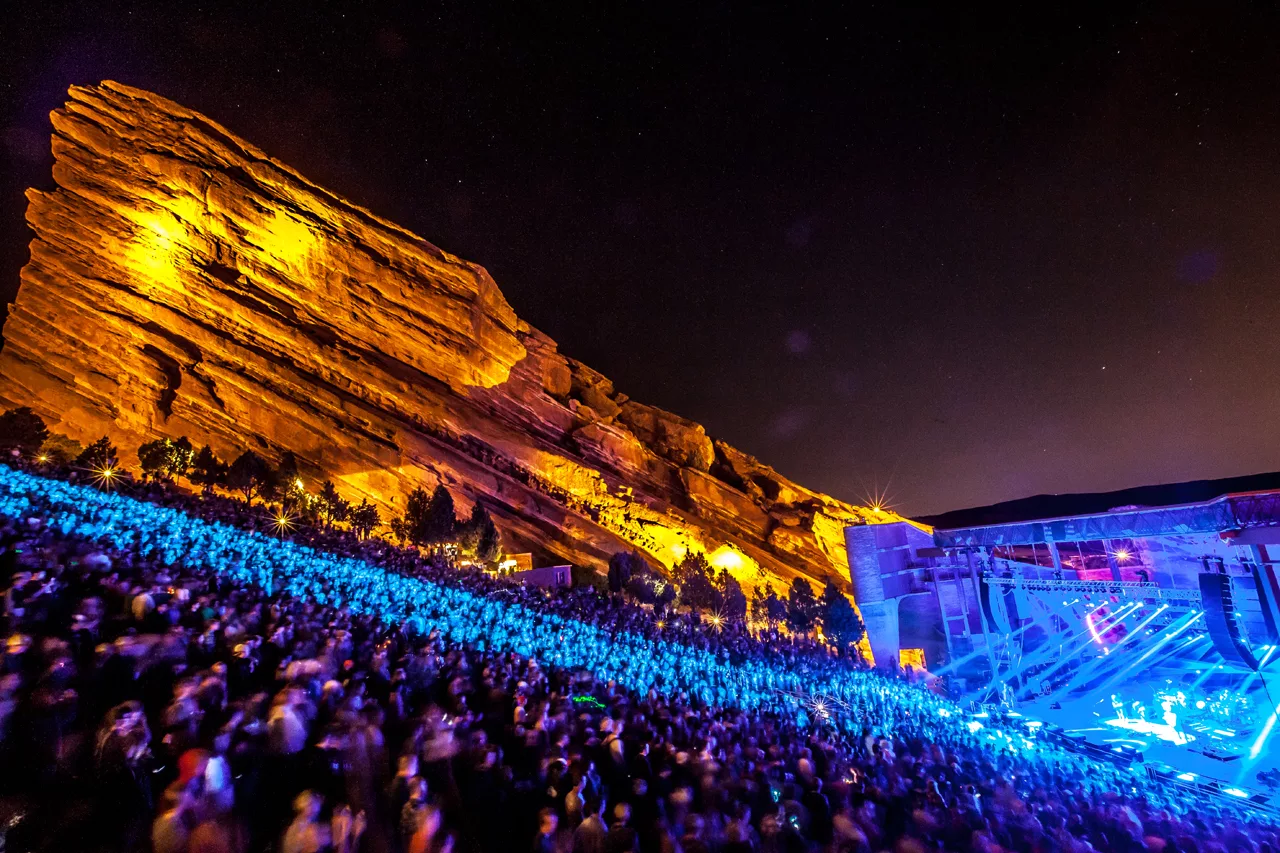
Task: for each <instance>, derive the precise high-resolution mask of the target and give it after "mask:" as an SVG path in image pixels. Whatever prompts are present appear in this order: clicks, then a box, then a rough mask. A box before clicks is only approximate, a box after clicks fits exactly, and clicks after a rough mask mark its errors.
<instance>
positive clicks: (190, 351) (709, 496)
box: [0, 82, 894, 583]
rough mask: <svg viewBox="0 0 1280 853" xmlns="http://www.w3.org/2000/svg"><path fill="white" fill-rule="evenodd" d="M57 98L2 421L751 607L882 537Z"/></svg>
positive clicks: (419, 270)
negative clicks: (414, 505)
mask: <svg viewBox="0 0 1280 853" xmlns="http://www.w3.org/2000/svg"><path fill="white" fill-rule="evenodd" d="M70 95H71V97H70V100H69V101H68V102H67V103H66V105H65V106H64V107H63V108H62V109H60V110H57V111H56V112H54V113H53V115H52V119H53V127H54V134H53V152H54V155H55V164H54V178H55V180H56V183H57V188H56V189H54V190H53V191H52V192H41V191H37V190H30V191H29V192H28V193H27V197H28V199H29V201H30V205H29V207H28V210H27V221H28V222H29V223H30V225H31V228H32V229H33V230H34V231H35V239H34V240H33V241H32V243H31V260H30V262H29V263H28V264H27V266H26V267H25V268H24V269H23V270H22V283H21V289H20V290H19V292H18V297H17V302H16V304H14V305H13V306H12V307H11V308H10V311H9V317H8V321H7V322H6V324H5V327H4V347H3V350H2V351H0V405H2V406H4V407H8V406H16V405H28V406H31V407H32V408H34V409H35V410H36V411H37V412H38V413H39V414H40V415H42V416H43V417H44V418H45V419H46V420H47V421H49V422H50V424H51V426H52V428H53V429H55V430H58V431H62V432H65V433H67V434H69V435H70V436H71V437H73V438H77V439H79V440H81V441H85V442H88V441H90V440H92V439H94V438H96V437H98V436H99V435H102V434H104V433H105V434H108V435H110V436H111V437H112V438H114V439H115V440H116V441H117V442H118V443H119V444H120V446H121V447H122V448H129V449H132V448H136V447H137V445H138V444H139V443H140V442H142V441H144V440H147V439H150V438H153V437H156V436H164V435H168V436H178V435H187V436H190V437H191V439H192V440H193V441H195V442H197V443H200V442H208V443H210V444H212V445H213V447H214V448H215V449H216V450H218V451H219V452H220V453H222V454H224V455H227V456H231V455H234V454H236V453H238V452H239V451H240V450H242V449H244V448H246V447H252V448H254V449H257V450H259V451H261V452H263V453H265V454H266V455H269V456H277V455H279V454H280V453H282V452H283V451H284V450H286V449H288V450H293V451H295V452H296V453H297V454H298V455H299V456H300V457H301V458H302V459H303V460H304V461H305V462H307V463H309V464H310V465H312V466H313V467H314V468H315V470H316V471H318V472H324V473H325V474H326V475H328V476H332V477H333V478H334V479H335V480H336V481H337V482H338V484H339V487H340V489H341V490H342V491H344V492H345V493H346V494H347V495H348V496H349V497H353V498H356V499H359V498H360V497H362V496H368V497H369V498H371V499H373V500H375V501H377V502H379V503H380V504H382V505H383V506H384V508H385V510H387V511H389V512H391V513H394V512H395V511H396V507H397V506H403V501H404V498H403V496H404V494H406V493H407V492H408V491H409V490H411V489H412V488H414V487H415V486H418V485H424V486H427V487H428V488H429V487H431V486H433V485H434V484H435V483H437V482H443V483H445V484H446V485H447V486H448V487H449V488H450V489H451V490H452V491H454V493H455V495H456V496H457V497H458V498H459V499H460V502H461V503H462V504H463V506H464V507H465V505H466V504H467V503H468V502H470V501H476V500H478V501H481V502H482V503H484V504H485V506H486V507H488V508H489V509H490V511H491V512H492V513H493V514H494V516H495V519H496V520H497V521H498V523H499V526H500V527H501V528H502V530H503V533H504V535H505V536H506V537H507V539H508V544H509V546H510V547H514V548H523V547H533V548H536V549H538V550H541V551H544V552H549V555H555V556H558V557H561V558H563V559H566V560H571V561H575V562H579V563H583V564H587V565H593V566H597V567H598V566H600V565H602V564H603V563H604V562H605V561H607V559H608V557H609V555H610V554H611V553H613V552H614V551H617V550H620V549H622V548H624V547H628V546H636V547H639V548H642V549H643V550H645V551H646V552H648V553H649V554H650V555H652V556H653V557H654V558H655V559H656V560H658V561H660V562H662V563H664V564H666V565H668V566H669V565H671V564H672V563H673V562H674V561H675V560H677V559H678V558H679V556H680V555H681V554H683V553H684V550H685V549H688V548H697V549H702V550H705V551H706V552H708V553H709V554H710V555H711V557H712V561H713V562H714V563H716V564H718V565H721V566H724V567H727V568H729V569H731V570H732V571H733V572H734V573H735V574H737V575H738V576H739V577H740V578H742V579H744V580H746V581H748V582H755V581H756V578H758V577H760V576H761V575H764V576H768V577H770V578H773V579H776V580H778V581H782V582H786V581H787V580H789V578H790V577H792V576H794V575H796V574H803V575H806V576H808V577H809V578H811V579H813V580H815V581H821V580H824V579H825V578H826V577H829V576H835V577H838V578H839V579H840V580H841V581H842V582H845V583H847V580H848V564H847V560H846V556H845V551H844V544H843V536H842V529H843V527H844V526H845V525H848V524H856V523H861V522H865V521H889V520H894V517H892V516H890V515H889V514H886V513H881V512H877V511H875V510H871V509H867V508H860V507H854V506H850V505H848V504H845V503H842V502H840V501H837V500H834V499H832V498H830V497H827V496H826V495H822V494H818V493H815V492H811V491H809V490H807V489H804V488H802V487H801V486H798V485H796V484H795V483H792V482H790V481H789V480H786V479H785V478H783V477H781V476H779V475H778V474H777V473H776V472H775V471H773V470H772V469H770V468H768V467H766V466H764V465H762V464H761V463H760V462H758V461H756V460H755V459H753V458H752V457H750V456H747V455H746V454H743V453H741V452H739V451H737V450H735V449H734V448H732V447H729V446H728V445H726V444H724V443H722V442H719V441H715V440H713V439H712V438H711V437H709V436H708V435H707V434H706V432H705V430H703V428H702V427H701V426H699V425H698V424H695V423H692V422H690V421H687V420H685V419H683V418H680V417H677V416H676V415H673V414H671V413H669V412H665V411H663V410H661V409H657V408H654V407H652V406H647V405H644V404H641V403H638V402H635V401H633V400H629V399H627V397H626V395H625V394H621V393H619V392H618V391H617V390H616V389H614V387H613V384H612V383H611V382H610V381H609V380H608V379H606V378H605V377H604V376H602V375H600V374H599V373H597V372H596V371H594V370H591V369H590V368H588V367H586V366H585V365H583V364H580V363H578V362H576V361H574V360H573V359H571V358H567V357H566V356H564V355H561V354H560V353H559V352H558V351H557V348H556V343H555V342H554V341H552V340H550V339H549V338H548V337H547V336H546V335H544V334H542V333H541V332H539V331H538V330H537V329H534V328H532V327H530V326H529V325H528V324H527V323H525V322H523V321H522V320H521V319H520V318H519V317H517V316H516V314H515V312H514V311H513V310H512V308H511V306H510V305H508V304H507V302H506V300H505V299H504V298H503V296H502V293H501V292H500V291H499V290H498V287H497V286H496V285H495V284H494V282H493V280H492V279H491V278H490V277H489V275H488V274H487V273H486V272H485V271H484V270H483V269H482V268H481V267H479V266H477V265H475V264H472V263H468V262H467V261H464V260H462V259H460V258H456V257H454V256H453V255H450V254H448V253H447V252H443V251H441V250H440V249H437V248H436V247H435V246H433V245H431V244H430V243H428V242H426V241H425V240H423V239H422V238H420V237H418V236H416V235H414V234H411V233H410V232H408V231H406V230H404V229H403V228H400V227H398V226H396V225H394V224H393V223H390V222H387V221H385V220H382V219H379V218H378V217H377V216H375V215H374V214H372V213H370V212H368V211H366V210H364V209H362V208H360V207H357V206H355V205H353V204H351V203H349V202H347V201H345V200H343V199H341V198H339V197H337V196H335V195H334V194H332V193H330V192H328V191H326V190H324V189H322V188H321V187H318V186H316V185H314V184H312V183H310V182H309V181H307V180H306V179H305V178H303V177H302V176H301V175H299V174H297V173H296V172H294V171H293V170H291V169H290V168H288V167H287V166H285V165H284V164H282V163H279V162H277V161H275V160H272V159H271V158H270V157H268V156H267V155H266V154H264V153H263V152H262V151H260V150H258V149H257V148H255V147H253V146H252V145H250V144H248V143H247V142H244V141H243V140H241V139H239V138H237V137H236V136H234V135H232V134H231V133H229V132H228V131H227V130H226V129H224V128H223V127H221V126H220V125H218V124H216V123H215V122H213V121H211V120H209V119H207V118H205V117H204V116H201V115H199V114H197V113H194V112H192V111H191V110H188V109H185V108H183V107H181V106H179V105H177V104H174V103H172V102H170V101H168V100H165V99H164V98H161V97H158V96H156V95H153V94H151V93H149V92H143V91H139V90H137V89H132V88H129V87H127V86H122V85H120V84H117V83H110V82H108V83H103V84H101V85H98V86H93V87H84V88H81V87H75V88H73V89H72V90H71V93H70ZM386 514H387V513H386V512H384V515H386ZM758 573H759V574H758Z"/></svg>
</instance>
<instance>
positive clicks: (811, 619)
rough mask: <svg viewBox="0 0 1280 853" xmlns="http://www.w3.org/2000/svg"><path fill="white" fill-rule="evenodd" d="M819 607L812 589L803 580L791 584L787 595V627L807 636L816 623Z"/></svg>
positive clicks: (799, 579) (797, 579) (796, 580)
mask: <svg viewBox="0 0 1280 853" xmlns="http://www.w3.org/2000/svg"><path fill="white" fill-rule="evenodd" d="M819 615H820V607H819V605H818V599H817V598H815V597H814V595H813V587H812V586H810V585H809V582H808V581H807V580H805V579H804V578H796V579H795V580H793V581H792V582H791V590H790V592H789V593H788V595H787V625H788V626H789V627H790V628H791V630H793V631H795V632H796V633H798V634H807V633H809V632H810V631H812V630H813V627H814V625H815V624H816V623H817V621H818V616H819Z"/></svg>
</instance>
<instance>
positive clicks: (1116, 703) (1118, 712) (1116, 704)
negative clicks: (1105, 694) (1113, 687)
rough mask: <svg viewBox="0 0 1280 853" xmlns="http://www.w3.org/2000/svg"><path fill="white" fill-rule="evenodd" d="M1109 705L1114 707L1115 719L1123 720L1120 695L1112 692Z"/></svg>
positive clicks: (1122, 704)
mask: <svg viewBox="0 0 1280 853" xmlns="http://www.w3.org/2000/svg"><path fill="white" fill-rule="evenodd" d="M1111 707H1112V708H1113V709H1115V712H1116V719H1117V720H1120V721H1121V722H1124V720H1125V716H1124V703H1123V702H1121V701H1120V697H1118V696H1116V694H1114V693H1112V694H1111Z"/></svg>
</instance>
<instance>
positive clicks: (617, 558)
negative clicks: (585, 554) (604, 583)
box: [608, 551, 632, 592]
mask: <svg viewBox="0 0 1280 853" xmlns="http://www.w3.org/2000/svg"><path fill="white" fill-rule="evenodd" d="M608 577H609V592H622V591H623V590H624V589H626V588H627V585H628V584H630V583H631V577H632V557H631V552H630V551H619V552H617V553H616V554H614V555H613V556H612V557H610V558H609V576H608Z"/></svg>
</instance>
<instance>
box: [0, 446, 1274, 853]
mask: <svg viewBox="0 0 1280 853" xmlns="http://www.w3.org/2000/svg"><path fill="white" fill-rule="evenodd" d="M0 548H2V552H0V562H2V565H0V581H2V582H3V583H4V586H5V595H4V612H3V620H4V626H3V627H4V631H5V636H6V637H7V641H6V646H5V649H4V652H3V658H2V659H0V766H3V767H6V768H22V769H23V771H22V772H18V773H13V772H6V773H4V774H3V776H2V778H0V809H2V810H3V811H0V821H3V823H2V824H0V826H2V827H3V831H4V832H5V834H6V844H7V847H6V849H12V850H65V849H75V850H87V851H93V850H146V849H154V850H156V851H164V853H185V851H200V853H206V851H229V853H238V851H250V850H268V849H269V850H276V851H283V852H284V853H312V851H322V850H333V851H357V850H359V851H413V853H420V851H445V850H457V851H472V850H477V851H507V850H514V851H523V850H535V851H566V853H567V851H662V852H663V853H666V851H681V853H699V852H700V851H716V852H717V853H720V852H721V851H723V853H736V851H770V853H772V851H792V850H795V851H879V850H895V851H904V853H905V852H906V851H916V850H920V851H923V850H931V849H945V850H955V851H966V850H977V851H997V850H1028V851H1031V850H1034V851H1048V850H1064V851H1080V850H1116V851H1138V850H1165V851H1210V850H1231V851H1235V850H1251V851H1252V850H1257V851H1264V850H1275V849H1277V847H1276V843H1277V842H1276V832H1277V827H1276V825H1275V823H1274V822H1273V820H1272V819H1271V818H1270V817H1269V816H1267V815H1264V814H1260V813H1256V812H1253V811H1250V810H1248V808H1247V805H1246V804H1240V805H1238V806H1232V805H1231V804H1229V803H1225V802H1222V801H1217V800H1214V801H1208V800H1204V799H1199V798H1196V797H1195V796H1194V795H1192V794H1190V793H1188V792H1185V791H1182V790H1177V789H1169V788H1165V787H1163V786H1162V785H1160V784H1159V783H1156V782H1152V781H1150V780H1148V779H1147V777H1146V776H1145V775H1140V774H1137V773H1134V772H1131V771H1129V770H1121V769H1119V768H1117V767H1114V766H1112V765H1107V764H1098V763H1095V762H1093V761H1090V760H1088V759H1085V758H1082V757H1079V756H1075V755H1070V754H1067V753H1063V752H1062V751H1060V750H1058V749H1057V748H1056V747H1054V746H1053V745H1052V744H1049V743H1047V742H1044V741H1039V740H1036V739H1034V738H1032V737H1030V736H1029V734H1028V733H1026V732H1021V733H1019V732H1015V731H1012V730H1005V729H1003V728H1000V727H997V726H996V725H987V726H983V725H982V724H981V723H978V722H977V721H975V720H973V718H972V717H970V716H968V715H966V714H965V713H964V712H963V709H960V708H958V707H956V706H955V705H954V704H953V703H951V702H949V701H947V700H946V699H945V698H942V697H939V696H937V695H934V694H933V693H931V692H929V691H928V690H926V689H924V688H923V687H922V686H921V685H919V684H916V683H912V682H910V681H909V680H906V679H902V678H895V677H889V676H886V675H883V674H881V673H876V672H871V671H868V670H866V669H865V668H864V667H863V666H861V665H860V663H859V661H858V660H857V659H856V658H849V657H841V656H833V655H831V654H830V653H829V651H828V650H826V649H825V648H823V647H822V646H820V645H819V644H816V643H812V642H809V641H805V640H802V639H794V638H781V637H761V636H755V635H752V634H750V633H748V632H747V631H746V630H745V629H743V628H740V627H732V626H712V625H710V624H708V623H707V622H706V621H704V620H703V619H702V618H701V617H699V616H698V615H697V614H692V613H690V614H667V615H666V616H665V617H664V618H661V619H659V618H656V617H655V616H654V615H653V614H652V613H651V612H650V611H649V610H647V609H645V608H642V607H639V606H636V605H634V604H632V603H629V602H626V601H625V600H623V599H622V598H621V597H619V596H606V595H601V594H600V593H598V592H596V591H595V590H593V589H590V588H581V589H574V590H568V591H548V590H538V589H533V588H528V587H524V586H520V585H518V584H515V583H512V582H510V581H509V580H504V579H501V578H494V577H491V576H489V575H486V574H484V573H482V572H480V571H478V570H473V569H465V568H458V567H455V566H452V565H449V564H448V563H447V562H445V561H443V560H440V559H430V558H426V557H423V556H422V555H420V554H419V553H417V552H416V551H415V550H413V549H404V548H398V547H394V546H392V545H390V544H389V543H387V542H384V541H381V540H378V539H371V540H366V541H360V540H358V539H356V538H355V537H354V536H351V535H349V534H346V533H343V532H341V531H337V530H326V529H323V528H308V529H305V530H303V529H300V530H297V531H292V532H290V533H289V534H288V535H285V534H284V533H283V532H281V531H278V530H273V529H272V527H271V524H270V520H269V519H268V518H266V517H264V516H263V515H262V511H261V509H258V508H254V507H250V506H246V505H245V504H243V503H239V502H236V501H231V500H228V499H224V498H218V497H209V496H204V497H201V496H195V495H190V494H187V493H185V492H182V491H180V490H177V489H174V488H171V487H168V486H165V485H151V486H146V487H139V488H138V489H137V490H136V492H135V493H134V494H133V495H132V496H129V497H126V496H123V495H120V494H115V493H112V492H110V491H103V490H102V489H99V488H94V487H92V486H90V485H87V484H83V483H77V482H69V481H65V480H59V479H54V478H50V477H44V476H37V475H35V474H33V473H31V472H29V471H23V470H19V469H18V468H10V467H4V466H0Z"/></svg>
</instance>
